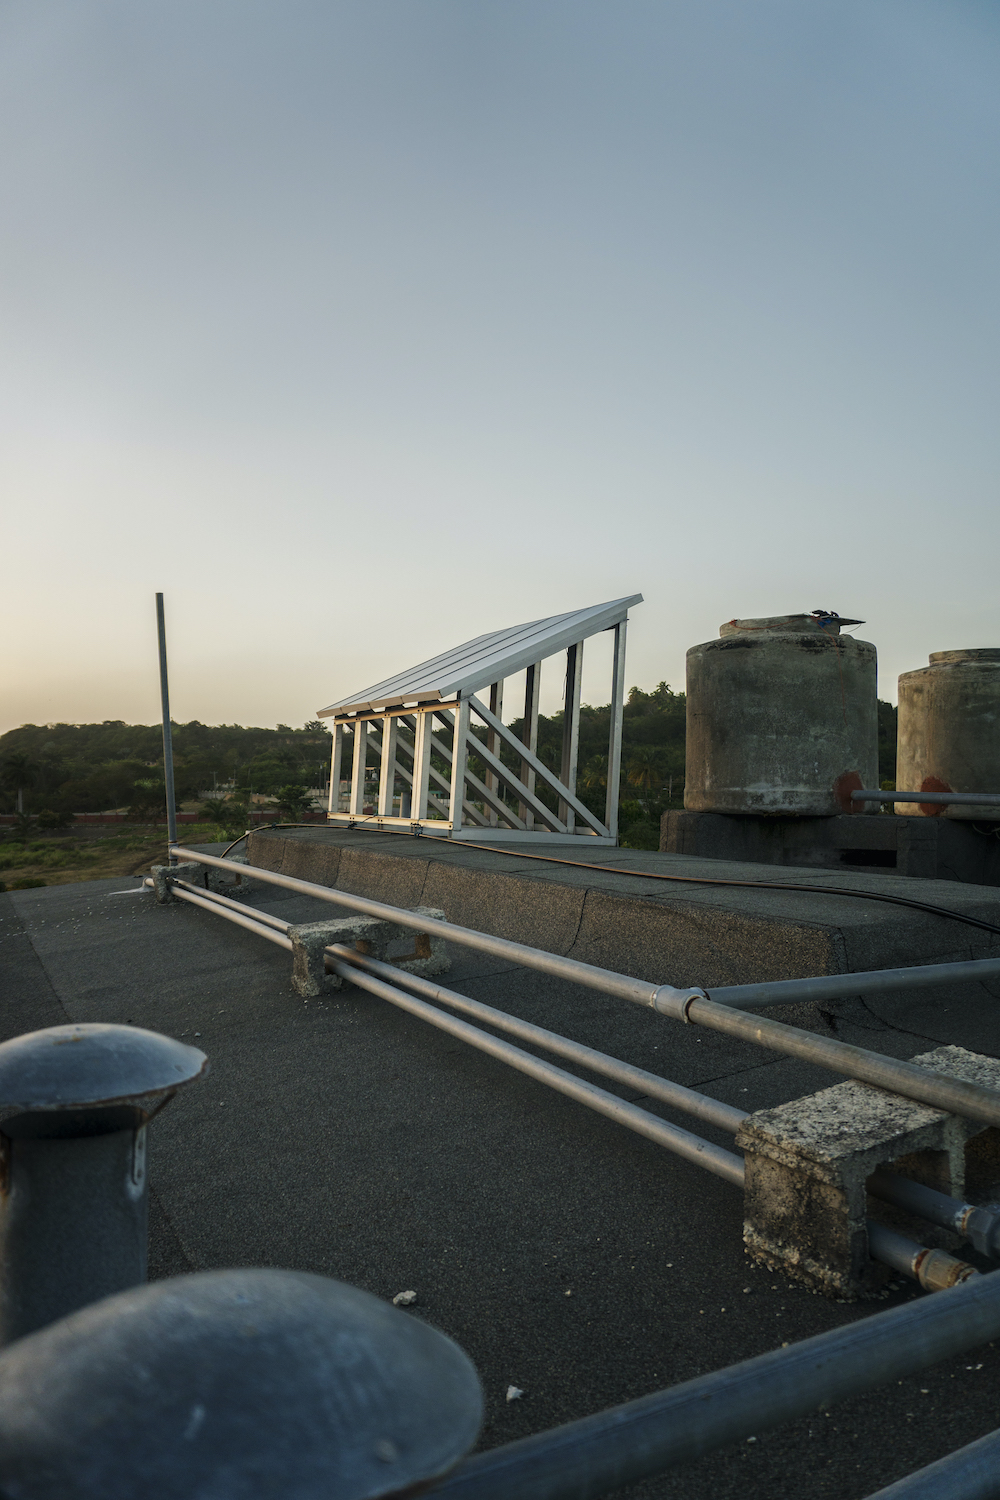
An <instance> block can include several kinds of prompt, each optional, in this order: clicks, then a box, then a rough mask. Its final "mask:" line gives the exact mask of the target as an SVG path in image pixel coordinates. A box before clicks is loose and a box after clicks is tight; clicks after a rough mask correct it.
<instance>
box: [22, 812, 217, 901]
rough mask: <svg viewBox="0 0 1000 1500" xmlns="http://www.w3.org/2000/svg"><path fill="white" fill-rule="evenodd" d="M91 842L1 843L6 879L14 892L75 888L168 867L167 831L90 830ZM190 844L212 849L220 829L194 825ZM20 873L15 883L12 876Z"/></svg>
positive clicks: (189, 827)
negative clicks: (27, 883) (35, 885)
mask: <svg viewBox="0 0 1000 1500" xmlns="http://www.w3.org/2000/svg"><path fill="white" fill-rule="evenodd" d="M88 833H89V835H90V836H89V837H85V838H81V837H79V836H76V835H74V834H72V833H70V834H69V835H66V836H54V837H52V838H47V839H32V840H30V841H29V842H28V843H27V844H15V843H14V842H13V841H12V840H10V839H7V840H5V841H4V842H3V843H0V878H2V880H3V883H4V884H5V885H6V888H7V889H8V890H14V889H21V890H25V889H31V888H32V887H27V886H25V885H24V884H22V882H23V881H27V880H31V881H34V882H38V883H39V884H41V885H72V884H73V883H75V882H76V881H80V880H111V879H113V878H114V877H116V876H123V875H140V874H145V873H146V872H147V871H148V870H149V867H150V865H165V864H166V863H167V841H166V830H165V829H163V828H142V827H139V826H132V827H130V828H127V829H121V828H115V829H114V830H113V831H111V830H109V831H108V832H107V833H103V832H100V833H98V832H97V831H96V830H88ZM183 838H184V842H185V843H188V844H208V843H212V842H214V841H215V840H216V838H217V830H216V828H215V826H214V824H209V823H205V824H200V823H188V824H186V825H185V827H184V834H183ZM8 871H10V872H11V874H14V873H15V872H16V878H15V879H13V880H11V879H9V878H8V877H7V872H8Z"/></svg>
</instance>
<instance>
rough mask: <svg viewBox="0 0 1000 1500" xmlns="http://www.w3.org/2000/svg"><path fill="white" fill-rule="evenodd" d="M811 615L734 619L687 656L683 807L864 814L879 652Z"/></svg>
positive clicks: (873, 754)
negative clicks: (861, 796) (854, 795)
mask: <svg viewBox="0 0 1000 1500" xmlns="http://www.w3.org/2000/svg"><path fill="white" fill-rule="evenodd" d="M863 623H864V622H863V621H862V620H841V619H840V618H839V616H837V615H834V614H830V613H828V612H826V611H819V610H817V611H816V612H815V613H814V614H811V615H776V616H774V617H773V618H770V619H762V620H730V621H728V623H727V624H725V625H722V626H720V628H719V636H720V639H719V640H717V641H706V642H705V643H704V644H703V645H701V646H692V647H691V650H690V651H689V652H688V654H687V773H686V785H685V791H684V806H685V807H686V808H691V809H693V810H695V811H699V812H719V813H758V814H760V813H782V814H784V815H785V816H787V815H789V814H798V815H800V816H812V817H816V816H832V815H834V814H837V813H849V812H861V811H863V804H860V803H852V802H851V792H852V791H854V790H860V788H861V787H870V786H877V785H878V707H877V698H876V691H875V647H874V646H873V645H871V643H870V642H869V641H859V640H855V638H854V637H853V636H849V635H841V633H840V632H841V626H843V625H861V624H863Z"/></svg>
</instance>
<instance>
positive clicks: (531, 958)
mask: <svg viewBox="0 0 1000 1500" xmlns="http://www.w3.org/2000/svg"><path fill="white" fill-rule="evenodd" d="M173 852H174V853H175V854H177V855H180V856H183V858H184V859H193V860H196V861H197V862H198V863H199V864H203V865H209V866H211V867H212V868H214V869H216V870H228V871H231V870H232V868H233V866H232V861H231V860H225V859H219V857H218V856H217V855H215V854H200V853H198V852H197V851H196V850H194V849H182V848H180V847H178V848H175V849H174V850H173ZM240 874H241V875H243V876H244V877H245V878H248V879H250V880H262V881H264V882H265V884H268V885H276V886H280V887H281V888H282V889H283V890H286V891H295V892H296V893H297V894H298V895H300V896H314V897H315V898H316V899H317V900H319V901H328V902H330V904H331V905H333V906H346V907H347V909H348V911H356V912H360V913H361V915H362V916H366V917H377V918H379V920H380V921H383V922H393V923H395V925H396V926H398V927H411V928H412V929H413V930H414V931H415V932H433V933H434V934H435V935H436V936H437V937H442V938H445V939H447V941H448V942H451V943H456V944H458V946H459V947H461V948H473V949H475V950H476V952H477V953H490V954H492V955H493V957H494V958H502V959H507V960H508V961H509V962H511V963H517V964H521V965H522V966H523V967H524V968H526V969H536V970H538V971H539V972H540V973H542V974H552V975H555V976H556V977H557V978H559V979H566V980H568V981H569V983H570V984H582V985H586V986H587V987H588V988H589V989H592V990H601V991H603V992H604V993H605V994H608V995H615V996H617V998H618V999H620V1000H631V1001H632V1002H633V1004H636V1005H651V1004H652V1003H653V996H654V995H655V994H656V990H657V986H656V985H655V984H650V983H649V981H648V980H645V979H632V978H630V977H629V976H628V975H627V974H616V973H615V972H614V970H612V969H599V968H596V967H595V966H594V965H593V964H585V963H581V962H580V960H579V959H576V958H563V957H562V955H561V954H558V953H546V952H545V951H544V949H541V948H530V947H529V946H528V945H527V944H526V943H515V942H513V941H512V940H511V939H510V938H500V937H494V936H493V935H492V933H489V932H478V931H476V929H475V928H472V927H459V926H457V925H456V924H455V923H454V922H439V921H436V920H434V919H432V918H430V917H418V916H416V915H415V914H414V913H413V912H412V911H407V910H406V908H405V907H399V906H388V905H387V904H386V903H385V902H384V901H371V900H369V898H368V897H367V896H355V895H352V894H351V893H350V892H348V891H338V890H334V889H332V888H331V887H330V886H326V885H316V884H315V883H314V882H313V881H311V880H297V879H296V878H295V877H294V876H293V875H279V874H278V872H277V871H275V870H261V869H258V868H257V867H256V866H255V865H240Z"/></svg>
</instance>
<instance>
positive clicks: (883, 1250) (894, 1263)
mask: <svg viewBox="0 0 1000 1500" xmlns="http://www.w3.org/2000/svg"><path fill="white" fill-rule="evenodd" d="M866 1227H867V1230H868V1250H869V1252H870V1254H871V1256H872V1259H873V1260H879V1261H881V1262H882V1264H883V1265H884V1266H891V1267H892V1268H893V1270H894V1271H902V1273H903V1275H904V1276H910V1277H912V1279H913V1280H914V1281H918V1282H919V1283H920V1285H921V1286H922V1287H923V1288H924V1290H925V1291H927V1292H943V1291H947V1289H948V1288H949V1287H953V1286H958V1285H959V1284H960V1283H961V1282H963V1281H968V1280H969V1278H970V1276H978V1275H979V1272H978V1271H977V1270H975V1269H974V1268H973V1267H972V1266H970V1265H967V1264H966V1262H965V1261H964V1260H956V1259H955V1257H954V1256H953V1255H949V1254H948V1253H947V1252H946V1251H944V1250H931V1249H929V1248H928V1247H927V1246H926V1245H916V1244H914V1242H913V1241H912V1240H908V1239H906V1237H905V1236H904V1235H901V1234H897V1233H896V1231H895V1230H894V1229H887V1228H886V1226H885V1225H884V1224H877V1223H876V1222H875V1220H874V1219H869V1220H868V1222H867V1226H866Z"/></svg>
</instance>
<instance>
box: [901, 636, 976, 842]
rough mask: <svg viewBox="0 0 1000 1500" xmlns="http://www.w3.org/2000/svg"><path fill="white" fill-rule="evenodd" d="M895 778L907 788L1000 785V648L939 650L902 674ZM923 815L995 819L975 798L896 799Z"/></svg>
mask: <svg viewBox="0 0 1000 1500" xmlns="http://www.w3.org/2000/svg"><path fill="white" fill-rule="evenodd" d="M897 733H898V754H897V760H896V785H897V787H898V788H899V790H900V791H901V792H1000V648H998V647H995V646H986V647H978V648H970V649H968V650H966V651H935V652H933V653H932V654H931V657H930V666H929V667H920V668H918V669H917V671H915V672H904V673H903V674H902V676H901V677H900V679H899V728H898V731H897ZM897 810H898V811H900V812H906V813H910V814H911V815H919V814H921V813H922V814H923V816H924V817H925V818H962V819H966V820H970V819H974V820H976V821H978V820H980V819H989V820H990V821H991V822H996V821H997V817H998V813H1000V810H998V809H997V808H996V807H991V806H990V805H989V804H986V805H985V806H983V807H977V806H976V805H975V803H971V802H967V803H965V804H962V805H959V806H954V807H949V806H947V805H943V804H941V803H934V802H925V803H922V804H910V803H906V804H902V803H899V804H897Z"/></svg>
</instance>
